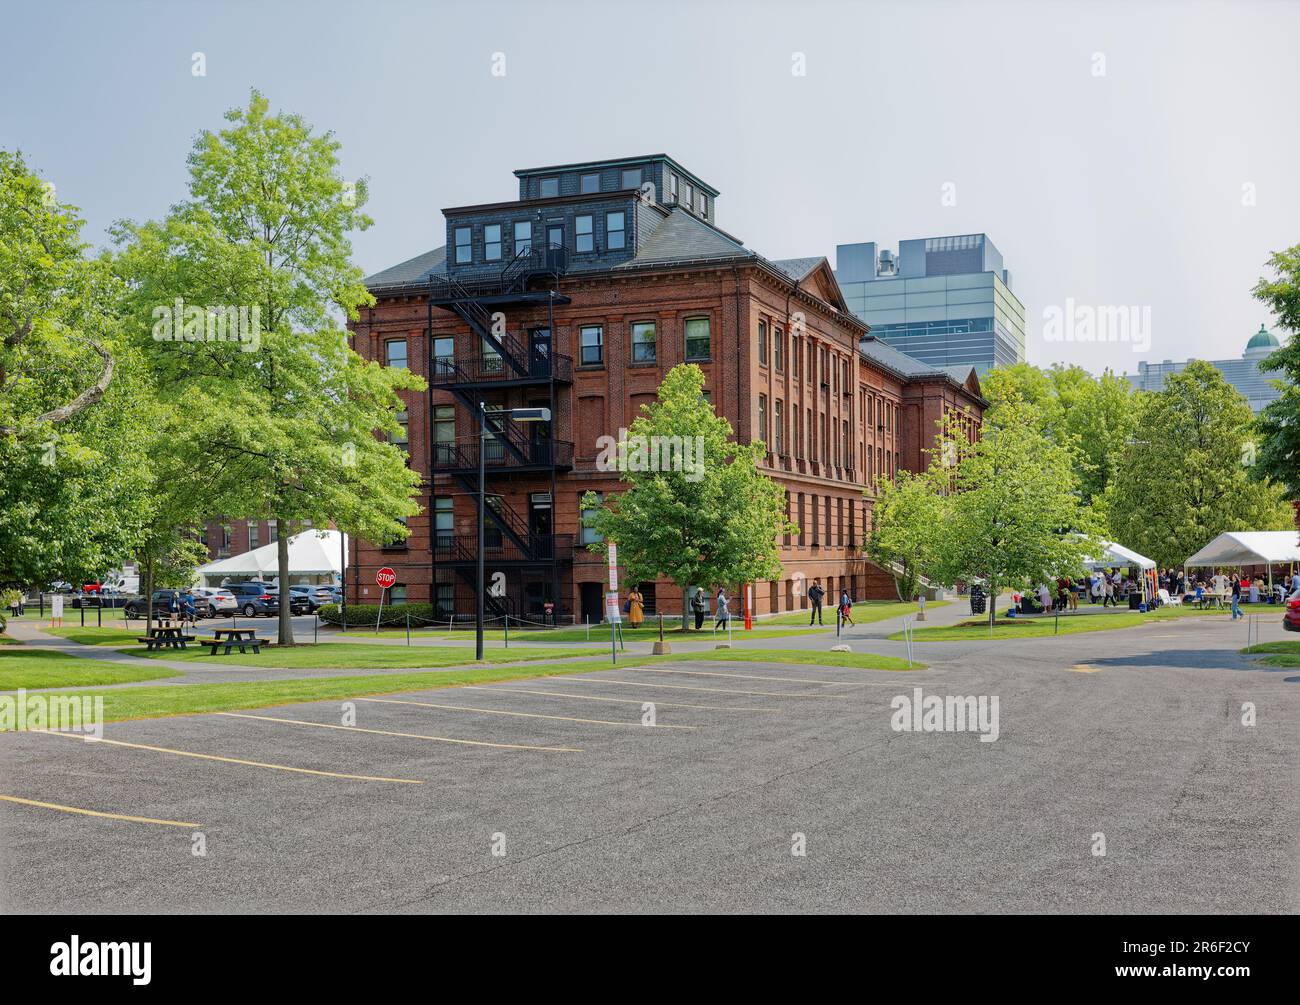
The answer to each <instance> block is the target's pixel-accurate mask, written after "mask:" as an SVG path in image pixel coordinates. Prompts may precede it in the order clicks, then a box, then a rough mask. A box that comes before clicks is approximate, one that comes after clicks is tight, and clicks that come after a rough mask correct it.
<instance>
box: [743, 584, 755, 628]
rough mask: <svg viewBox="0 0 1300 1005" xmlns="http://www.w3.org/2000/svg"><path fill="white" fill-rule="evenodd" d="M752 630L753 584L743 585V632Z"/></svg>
mask: <svg viewBox="0 0 1300 1005" xmlns="http://www.w3.org/2000/svg"><path fill="white" fill-rule="evenodd" d="M753 629H754V584H753V583H746V584H745V631H747V632H748V631H753Z"/></svg>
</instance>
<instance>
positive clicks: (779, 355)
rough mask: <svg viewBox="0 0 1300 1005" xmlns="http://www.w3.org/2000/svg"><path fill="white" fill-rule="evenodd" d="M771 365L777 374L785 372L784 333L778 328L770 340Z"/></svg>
mask: <svg viewBox="0 0 1300 1005" xmlns="http://www.w3.org/2000/svg"><path fill="white" fill-rule="evenodd" d="M772 365H773V366H775V367H776V369H777V371H778V372H784V371H785V332H783V331H782V330H781V329H780V328H778V329H776V333H775V334H774V336H773V338H772Z"/></svg>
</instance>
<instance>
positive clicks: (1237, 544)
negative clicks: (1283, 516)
mask: <svg viewBox="0 0 1300 1005" xmlns="http://www.w3.org/2000/svg"><path fill="white" fill-rule="evenodd" d="M1293 562H1300V534H1297V533H1296V532H1295V531H1293V530H1236V531H1230V532H1228V533H1224V534H1220V535H1219V536H1218V537H1216V538H1215V539H1214V540H1213V541H1211V542H1210V543H1209V544H1207V545H1206V546H1205V547H1204V548H1202V549H1201V550H1200V551H1198V552H1197V553H1196V554H1195V555H1193V556H1192V557H1191V558H1189V559H1188V560H1187V561H1186V562H1184V563H1183V565H1184V566H1187V567H1191V566H1201V567H1204V566H1215V565H1268V566H1272V565H1277V564H1289V563H1293ZM1270 571H1271V570H1270Z"/></svg>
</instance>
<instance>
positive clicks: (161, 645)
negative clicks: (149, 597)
mask: <svg viewBox="0 0 1300 1005" xmlns="http://www.w3.org/2000/svg"><path fill="white" fill-rule="evenodd" d="M190 638H191V636H189V635H186V634H185V629H184V627H183V626H181V625H174V624H171V623H170V622H168V623H165V624H159V625H155V626H154V627H153V628H150V629H149V632H148V634H147V635H143V636H137V637H136V641H137V642H143V643H144V644H145V647H146V649H148V651H149V652H153V651H154V650H155V649H184V648H185V644H186V643H187V642H189V641H190Z"/></svg>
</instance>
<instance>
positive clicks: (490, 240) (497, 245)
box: [483, 223, 501, 262]
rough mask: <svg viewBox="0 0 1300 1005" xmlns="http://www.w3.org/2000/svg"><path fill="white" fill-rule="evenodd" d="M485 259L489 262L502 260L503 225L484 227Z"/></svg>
mask: <svg viewBox="0 0 1300 1005" xmlns="http://www.w3.org/2000/svg"><path fill="white" fill-rule="evenodd" d="M483 259H484V260H485V261H488V262H499V261H500V260H501V224H499V223H488V224H484V225H483Z"/></svg>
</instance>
